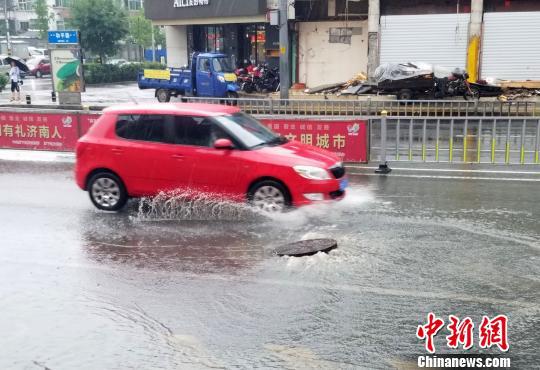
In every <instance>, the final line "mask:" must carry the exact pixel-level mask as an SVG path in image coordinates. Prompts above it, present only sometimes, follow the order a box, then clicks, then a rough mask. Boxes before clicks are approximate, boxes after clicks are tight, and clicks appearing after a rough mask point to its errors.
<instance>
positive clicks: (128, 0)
mask: <svg viewBox="0 0 540 370" xmlns="http://www.w3.org/2000/svg"><path fill="white" fill-rule="evenodd" d="M124 5H125V7H126V8H127V9H129V10H141V9H142V7H143V5H142V0H124Z"/></svg>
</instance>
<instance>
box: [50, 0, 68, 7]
mask: <svg viewBox="0 0 540 370" xmlns="http://www.w3.org/2000/svg"><path fill="white" fill-rule="evenodd" d="M71 3H72V0H55V1H54V5H55V6H57V7H60V8H69V7H70V6H71Z"/></svg>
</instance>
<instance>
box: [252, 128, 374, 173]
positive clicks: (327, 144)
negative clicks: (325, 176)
mask: <svg viewBox="0 0 540 370" xmlns="http://www.w3.org/2000/svg"><path fill="white" fill-rule="evenodd" d="M261 121H262V122H263V123H264V124H265V125H267V126H268V127H269V128H270V129H272V130H273V131H274V132H277V133H279V134H281V135H283V136H285V137H286V138H287V139H290V140H297V141H300V142H302V143H304V144H309V145H313V146H316V147H319V148H322V149H326V150H330V151H332V152H334V153H336V154H337V155H338V156H339V157H340V158H342V159H343V160H344V161H346V162H367V153H368V150H367V122H366V121H362V120H348V121H331V120H307V119H263V120H261Z"/></svg>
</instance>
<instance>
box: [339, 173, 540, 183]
mask: <svg viewBox="0 0 540 370" xmlns="http://www.w3.org/2000/svg"><path fill="white" fill-rule="evenodd" d="M349 175H351V176H381V175H379V174H377V173H350V172H349ZM387 177H409V178H416V179H419V178H420V179H447V180H494V181H521V182H540V179H521V178H513V177H476V176H448V175H446V176H444V175H439V176H437V175H399V174H397V175H396V174H392V175H387Z"/></svg>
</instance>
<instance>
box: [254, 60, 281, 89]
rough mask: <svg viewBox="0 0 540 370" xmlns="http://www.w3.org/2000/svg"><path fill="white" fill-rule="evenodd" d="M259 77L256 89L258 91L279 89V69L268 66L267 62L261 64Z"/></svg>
mask: <svg viewBox="0 0 540 370" xmlns="http://www.w3.org/2000/svg"><path fill="white" fill-rule="evenodd" d="M260 71H261V77H260V79H259V81H258V84H257V91H260V92H276V91H279V88H280V81H279V70H278V69H277V68H270V67H269V66H268V65H267V64H265V65H263V66H261V69H260Z"/></svg>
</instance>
